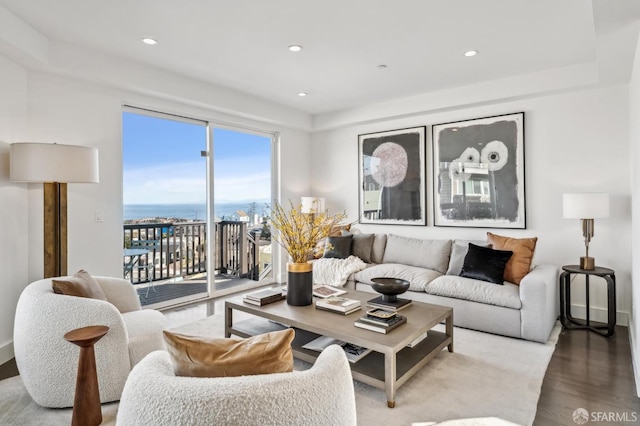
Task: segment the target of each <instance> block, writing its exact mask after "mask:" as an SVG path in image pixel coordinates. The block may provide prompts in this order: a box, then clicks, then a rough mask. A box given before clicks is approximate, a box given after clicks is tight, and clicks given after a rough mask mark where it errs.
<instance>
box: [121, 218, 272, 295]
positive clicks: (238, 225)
mask: <svg viewBox="0 0 640 426" xmlns="http://www.w3.org/2000/svg"><path fill="white" fill-rule="evenodd" d="M215 235H216V242H217V244H214V247H215V253H214V257H213V259H214V262H213V265H214V268H215V271H214V272H215V273H219V274H222V275H225V276H231V277H238V278H249V279H252V280H256V281H257V280H259V279H260V278H261V277H260V273H261V272H263V271H264V270H266V269H269V270H270V266H269V265H265V264H264V262H263V264H262V265H261V262H260V253H259V250H260V240H259V233H257V234H256V233H255V232H254V231H251V232H250V231H249V229H248V224H247V222H239V221H222V222H216V223H215ZM144 241H154V242H155V247H156V248H154V249H153V250H149V252H148V253H146V254H142V255H140V256H139V258H138V259H137V262H138V264H139V265H149V264H150V263H152V264H153V268H134V269H132V270H131V271H130V272H129V273H128V274H127V271H126V270H125V276H126V277H127V278H129V279H130V280H131V283H132V284H140V283H146V282H148V281H159V280H167V279H170V278H177V277H183V278H184V277H189V276H193V275H196V274H203V273H206V272H207V223H206V222H184V223H136V224H126V225H124V245H125V248H129V247H131V246H132V245H136V244H137V245H140V243H141V242H142V243H143V242H144ZM132 242H136V243H134V244H132ZM263 244H269V243H268V242H263ZM130 260H131V259H130V258H126V259H125V261H126V263H129V262H130Z"/></svg>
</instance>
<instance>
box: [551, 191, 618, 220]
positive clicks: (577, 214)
mask: <svg viewBox="0 0 640 426" xmlns="http://www.w3.org/2000/svg"><path fill="white" fill-rule="evenodd" d="M562 215H563V217H564V218H565V219H597V218H603V217H609V194H608V193H606V192H587V193H577V194H576V193H574V194H563V195H562Z"/></svg>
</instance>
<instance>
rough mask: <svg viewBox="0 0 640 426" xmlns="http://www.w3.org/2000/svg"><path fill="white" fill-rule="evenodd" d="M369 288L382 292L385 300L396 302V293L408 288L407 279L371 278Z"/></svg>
mask: <svg viewBox="0 0 640 426" xmlns="http://www.w3.org/2000/svg"><path fill="white" fill-rule="evenodd" d="M371 281H372V282H373V284H371V288H373V289H374V290H375V291H377V292H378V293H380V294H382V300H384V301H385V302H397V301H398V295H399V294H402V293H404V292H405V291H407V290H409V281H407V280H401V279H400V278H372V279H371Z"/></svg>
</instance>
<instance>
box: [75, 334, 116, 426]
mask: <svg viewBox="0 0 640 426" xmlns="http://www.w3.org/2000/svg"><path fill="white" fill-rule="evenodd" d="M108 331H109V327H107V326H105V325H91V326H89V327H82V328H77V329H75V330H72V331H70V332H68V333H66V334H65V335H64V338H65V340H67V341H68V342H71V343H73V344H74V345H78V346H80V358H79V360H78V378H77V379H76V395H75V397H74V400H73V417H72V419H71V426H97V425H99V424H100V423H102V409H101V407H100V392H99V390H98V373H97V372H96V356H95V351H94V349H93V345H94V344H95V343H96V342H97V341H98V340H100V339H101V338H102V337H103V336H104V335H105V334H107V332H108Z"/></svg>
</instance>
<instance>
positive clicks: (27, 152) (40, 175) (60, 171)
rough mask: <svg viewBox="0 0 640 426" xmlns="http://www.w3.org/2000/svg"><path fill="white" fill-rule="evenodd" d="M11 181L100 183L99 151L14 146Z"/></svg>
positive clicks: (27, 145)
mask: <svg viewBox="0 0 640 426" xmlns="http://www.w3.org/2000/svg"><path fill="white" fill-rule="evenodd" d="M11 180H12V181H14V182H60V183H98V182H99V171H98V149H97V148H92V147H88V146H77V145H61V144H50V143H32V142H23V143H14V144H11Z"/></svg>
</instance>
